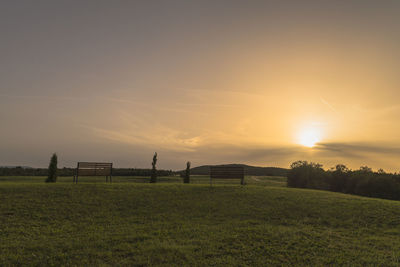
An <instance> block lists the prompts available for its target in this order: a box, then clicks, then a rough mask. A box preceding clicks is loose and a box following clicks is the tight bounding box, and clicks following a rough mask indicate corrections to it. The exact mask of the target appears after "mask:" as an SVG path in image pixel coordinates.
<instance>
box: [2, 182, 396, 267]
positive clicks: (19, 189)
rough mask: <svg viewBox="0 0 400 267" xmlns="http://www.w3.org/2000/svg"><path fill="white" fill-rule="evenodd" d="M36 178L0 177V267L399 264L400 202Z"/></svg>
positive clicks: (255, 186)
mask: <svg viewBox="0 0 400 267" xmlns="http://www.w3.org/2000/svg"><path fill="white" fill-rule="evenodd" d="M40 179H41V180H39V178H32V179H28V178H22V177H20V178H13V177H11V178H0V240H1V242H0V266H3V265H5V266H7V265H55V266H59V265H79V266H87V265H112V266H114V265H165V266H171V265H177V266H182V265H185V266H209V265H233V266H238V265H241V266H244V265H248V266H261V265H314V266H315V265H359V266H365V265H379V266H399V264H400V227H399V225H400V202H397V201H388V200H378V199H369V198H362V197H357V196H350V195H344V194H338V193H332V192H324V191H313V190H301V189H290V188H285V187H281V185H282V184H281V180H280V179H274V178H256V179H247V180H248V181H249V184H248V185H247V186H239V185H237V184H218V185H216V186H213V187H210V186H208V185H207V184H201V183H198V184H191V185H183V184H180V183H177V181H175V180H173V179H174V178H172V180H171V181H170V182H166V181H167V180H168V178H164V181H165V183H159V184H147V183H139V182H132V181H133V180H135V179H139V178H132V179H131V180H124V179H122V178H120V180H118V178H116V179H115V180H116V182H115V183H113V184H105V183H102V182H99V181H97V182H93V183H89V182H88V181H86V182H82V183H81V184H78V185H73V184H72V183H70V182H69V181H70V180H69V179H66V178H65V180H63V179H61V182H60V183H56V184H45V183H43V182H41V181H43V179H42V178H40ZM67 181H68V182H67ZM128 181H131V182H128ZM135 181H136V180H135Z"/></svg>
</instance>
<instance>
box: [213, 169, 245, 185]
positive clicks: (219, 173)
mask: <svg viewBox="0 0 400 267" xmlns="http://www.w3.org/2000/svg"><path fill="white" fill-rule="evenodd" d="M210 179H240V180H241V183H242V184H243V182H244V168H243V167H241V166H210Z"/></svg>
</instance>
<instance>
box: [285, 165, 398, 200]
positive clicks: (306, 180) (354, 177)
mask: <svg viewBox="0 0 400 267" xmlns="http://www.w3.org/2000/svg"><path fill="white" fill-rule="evenodd" d="M290 167H291V169H290V170H289V173H288V176H287V186H288V187H297V188H311V189H320V190H329V191H333V192H341V193H346V194H355V195H360V196H366V197H376V198H384V199H392V200H400V174H397V173H386V172H385V171H383V170H382V169H380V170H378V171H377V172H374V171H372V169H371V168H369V167H367V166H362V167H360V169H358V170H350V169H349V168H347V167H346V166H345V165H343V164H338V165H336V166H335V167H334V168H331V169H329V170H324V169H323V168H322V165H321V164H318V163H314V162H307V161H296V162H294V163H292V164H291V166H290Z"/></svg>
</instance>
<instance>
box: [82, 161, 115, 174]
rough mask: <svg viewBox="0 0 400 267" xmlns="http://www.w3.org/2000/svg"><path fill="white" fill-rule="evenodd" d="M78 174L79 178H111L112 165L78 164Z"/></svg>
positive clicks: (96, 163) (101, 163)
mask: <svg viewBox="0 0 400 267" xmlns="http://www.w3.org/2000/svg"><path fill="white" fill-rule="evenodd" d="M76 174H77V175H78V176H111V175H112V163H103V162H78V166H77V167H76Z"/></svg>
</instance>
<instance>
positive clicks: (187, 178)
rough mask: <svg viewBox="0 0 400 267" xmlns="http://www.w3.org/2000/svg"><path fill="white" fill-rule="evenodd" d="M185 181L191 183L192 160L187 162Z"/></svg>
mask: <svg viewBox="0 0 400 267" xmlns="http://www.w3.org/2000/svg"><path fill="white" fill-rule="evenodd" d="M183 182H184V183H185V184H188V183H190V161H188V162H186V171H185V177H184V179H183Z"/></svg>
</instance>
